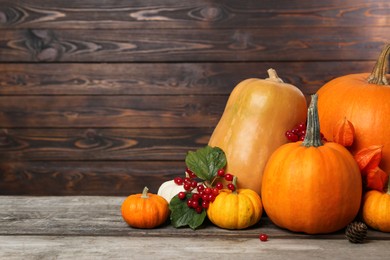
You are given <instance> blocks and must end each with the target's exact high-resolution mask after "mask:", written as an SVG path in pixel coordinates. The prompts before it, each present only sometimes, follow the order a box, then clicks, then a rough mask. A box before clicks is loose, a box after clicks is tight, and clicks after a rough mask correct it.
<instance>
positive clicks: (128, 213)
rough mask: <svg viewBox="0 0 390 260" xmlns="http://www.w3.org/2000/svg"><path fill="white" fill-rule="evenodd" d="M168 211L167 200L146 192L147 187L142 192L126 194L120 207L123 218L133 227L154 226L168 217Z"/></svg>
mask: <svg viewBox="0 0 390 260" xmlns="http://www.w3.org/2000/svg"><path fill="white" fill-rule="evenodd" d="M169 212H170V211H169V207H168V202H167V201H166V200H165V199H164V198H163V197H161V196H159V195H156V194H152V193H148V188H147V187H145V188H144V189H143V191H142V193H139V194H133V195H130V196H128V197H127V198H126V199H125V200H124V201H123V203H122V207H121V213H122V217H123V219H124V220H125V221H126V223H127V224H129V225H130V226H131V227H135V228H155V227H157V226H159V225H161V224H163V223H164V222H165V221H166V220H167V219H168V216H169Z"/></svg>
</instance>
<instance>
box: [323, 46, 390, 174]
mask: <svg viewBox="0 0 390 260" xmlns="http://www.w3.org/2000/svg"><path fill="white" fill-rule="evenodd" d="M389 53H390V44H389V45H387V46H386V47H385V48H384V49H383V51H382V53H381V55H380V57H379V59H378V61H377V63H376V65H375V67H374V69H373V72H372V73H371V74H369V73H361V74H351V75H346V76H343V77H338V78H336V79H333V80H331V81H329V82H328V83H326V84H325V85H324V86H322V87H321V88H320V89H319V90H318V92H317V93H318V113H319V117H320V122H321V131H322V132H323V133H324V135H325V137H326V138H327V139H328V140H332V133H333V131H334V127H335V126H336V123H337V122H338V121H339V120H341V119H343V118H347V119H348V120H349V121H350V122H351V123H352V124H353V126H354V128H355V138H354V142H353V144H352V146H351V147H350V151H351V152H352V153H353V154H355V153H356V152H357V151H359V150H361V149H363V148H365V147H369V146H371V145H383V159H382V161H381V165H380V168H381V169H383V170H384V171H385V172H390V138H389V136H390V127H389V126H390V105H389V104H390V103H389V100H390V86H389V83H388V78H389V76H390V75H389V74H386V73H387V63H388V59H389Z"/></svg>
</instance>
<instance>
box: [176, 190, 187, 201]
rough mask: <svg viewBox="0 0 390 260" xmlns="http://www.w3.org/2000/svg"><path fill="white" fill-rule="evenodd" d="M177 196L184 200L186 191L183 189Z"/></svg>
mask: <svg viewBox="0 0 390 260" xmlns="http://www.w3.org/2000/svg"><path fill="white" fill-rule="evenodd" d="M177 196H178V197H179V199H181V200H184V199H185V198H186V193H185V192H183V191H181V192H179V193H178V194H177Z"/></svg>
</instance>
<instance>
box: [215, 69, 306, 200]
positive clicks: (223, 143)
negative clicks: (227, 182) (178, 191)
mask: <svg viewBox="0 0 390 260" xmlns="http://www.w3.org/2000/svg"><path fill="white" fill-rule="evenodd" d="M268 74H269V78H267V79H256V78H252V79H246V80H244V81H242V82H240V83H239V84H238V85H237V86H236V87H235V88H234V89H233V91H232V93H231V94H230V97H229V100H228V101H227V104H226V107H225V110H224V112H223V115H222V117H221V119H220V121H219V122H218V124H217V126H216V128H215V130H214V132H213V134H212V136H211V138H210V141H209V145H210V146H211V147H215V146H217V147H219V148H221V149H222V150H223V151H224V152H225V154H226V158H227V162H228V163H227V166H226V172H229V173H232V174H234V175H236V176H237V177H238V187H239V188H247V189H252V190H254V191H256V192H257V193H258V194H260V191H261V179H262V175H263V170H264V166H265V164H266V162H267V160H268V158H269V156H270V155H271V153H272V152H273V151H275V149H276V148H278V147H279V146H280V145H282V144H284V143H286V142H287V139H286V137H285V135H284V134H285V132H286V130H288V129H291V128H293V127H294V126H295V125H297V124H298V123H300V122H302V121H305V120H306V109H307V105H306V99H305V97H304V95H303V94H302V92H301V91H300V90H299V89H298V88H297V87H295V86H293V85H290V84H287V83H283V81H282V80H281V79H280V78H279V77H278V76H277V74H276V72H275V70H273V69H270V70H268Z"/></svg>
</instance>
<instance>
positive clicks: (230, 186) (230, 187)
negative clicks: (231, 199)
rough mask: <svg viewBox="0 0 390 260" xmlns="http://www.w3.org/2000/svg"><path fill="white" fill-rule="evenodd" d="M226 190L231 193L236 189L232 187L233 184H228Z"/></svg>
mask: <svg viewBox="0 0 390 260" xmlns="http://www.w3.org/2000/svg"><path fill="white" fill-rule="evenodd" d="M227 188H228V189H229V190H231V191H235V190H236V187H235V186H234V184H233V183H229V184H228V185H227Z"/></svg>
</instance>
